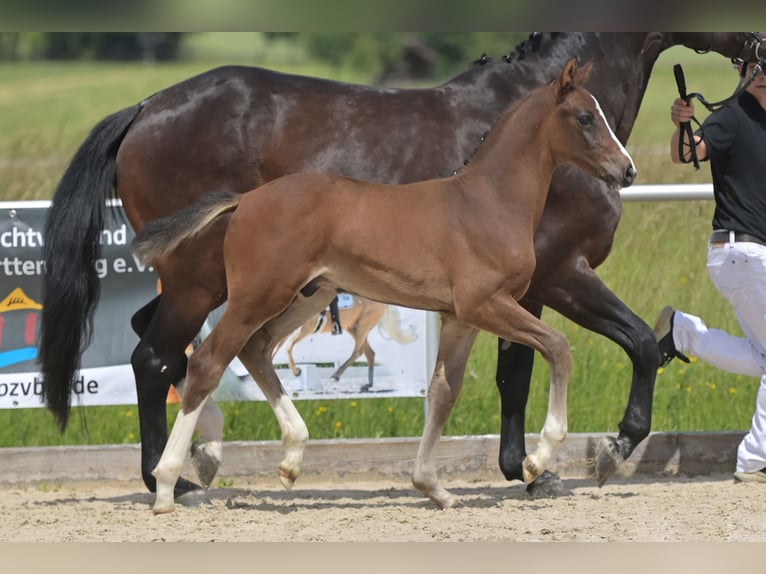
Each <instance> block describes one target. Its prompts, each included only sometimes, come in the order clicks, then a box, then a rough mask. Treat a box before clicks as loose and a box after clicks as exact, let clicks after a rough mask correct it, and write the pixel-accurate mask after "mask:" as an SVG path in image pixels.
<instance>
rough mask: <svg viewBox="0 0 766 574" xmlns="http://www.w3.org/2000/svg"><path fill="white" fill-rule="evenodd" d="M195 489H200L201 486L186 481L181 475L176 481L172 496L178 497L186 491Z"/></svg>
mask: <svg viewBox="0 0 766 574" xmlns="http://www.w3.org/2000/svg"><path fill="white" fill-rule="evenodd" d="M195 490H202V487H201V486H200V485H199V484H195V483H194V482H191V481H188V480H186V479H185V478H183V477H179V479H178V480H177V481H176V487H175V489H173V496H174V497H175V498H178V497H179V496H183V495H184V494H186V493H188V492H194V491H195ZM171 510H172V509H171ZM166 512H169V511H166Z"/></svg>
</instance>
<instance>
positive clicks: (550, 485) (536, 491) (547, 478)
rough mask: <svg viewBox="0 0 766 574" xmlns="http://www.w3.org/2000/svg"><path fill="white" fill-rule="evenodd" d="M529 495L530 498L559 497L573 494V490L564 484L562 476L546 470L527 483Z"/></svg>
mask: <svg viewBox="0 0 766 574" xmlns="http://www.w3.org/2000/svg"><path fill="white" fill-rule="evenodd" d="M527 496H529V498H558V497H560V496H572V491H571V490H569V489H568V488H567V487H566V486H564V483H563V482H562V480H561V477H559V476H558V475H557V474H553V473H552V472H550V471H548V470H546V471H545V472H543V473H542V474H541V475H540V476H538V477H537V478H536V479H535V480H533V481H532V482H530V483H529V484H527Z"/></svg>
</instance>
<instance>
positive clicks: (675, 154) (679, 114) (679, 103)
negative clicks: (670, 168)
mask: <svg viewBox="0 0 766 574" xmlns="http://www.w3.org/2000/svg"><path fill="white" fill-rule="evenodd" d="M692 117H694V103H693V102H691V101H689V102H687V101H686V100H683V99H681V98H676V100H675V101H674V102H673V107H671V108H670V120H671V121H672V122H673V125H675V126H676V129H675V131H674V132H673V135H672V136H671V137H670V159H671V160H672V161H673V163H686V162H687V161H690V160H691V157H692V150H691V146H690V144H689V138H688V135H687V134H686V132H685V131H684V130H682V129H681V124H682V123H684V122H689V121H691V119H692ZM692 137H693V138H694V144H695V145H696V146H697V159H699V160H700V161H702V160H704V159H707V146H706V145H705V142H704V141H702V138H700V136H698V135H692ZM680 138H683V142H684V143H683V154H684V160H686V161H684V162H682V161H681V156H680V154H679V149H678V140H679V139H680Z"/></svg>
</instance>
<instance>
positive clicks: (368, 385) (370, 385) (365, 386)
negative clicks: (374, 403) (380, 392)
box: [359, 383, 372, 393]
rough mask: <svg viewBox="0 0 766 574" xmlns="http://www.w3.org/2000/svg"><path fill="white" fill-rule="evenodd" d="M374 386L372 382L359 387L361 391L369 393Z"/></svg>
mask: <svg viewBox="0 0 766 574" xmlns="http://www.w3.org/2000/svg"><path fill="white" fill-rule="evenodd" d="M371 388H372V383H367V384H366V385H362V387H361V388H360V389H359V392H360V393H367V392H369V391H370V389H371Z"/></svg>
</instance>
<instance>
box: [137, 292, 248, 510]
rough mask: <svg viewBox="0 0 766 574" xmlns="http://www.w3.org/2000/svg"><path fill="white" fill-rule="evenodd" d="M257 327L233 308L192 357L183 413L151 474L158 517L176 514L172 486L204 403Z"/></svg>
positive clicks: (186, 383) (224, 315) (182, 406)
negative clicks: (155, 481) (153, 481)
mask: <svg viewBox="0 0 766 574" xmlns="http://www.w3.org/2000/svg"><path fill="white" fill-rule="evenodd" d="M160 309H161V306H160ZM158 313H159V309H158ZM258 326H259V322H258V320H257V318H255V317H252V316H251V317H248V316H247V315H246V314H245V313H243V312H242V311H241V310H237V309H233V308H232V307H231V305H230V306H229V307H228V308H227V309H226V312H224V314H223V316H222V317H221V320H220V322H219V323H218V325H217V326H216V328H215V329H213V331H212V332H211V333H210V336H208V338H207V339H205V340H204V341H203V342H202V344H201V345H200V346H199V347H198V348H197V349H196V350H195V351H194V353H193V354H192V356H191V357H189V368H188V371H187V376H186V382H185V384H184V386H185V387H186V388H185V392H184V395H183V398H182V399H181V410H180V411H179V413H178V416H177V418H176V421H175V423H173V429H172V431H171V432H170V437H169V438H168V440H167V444H166V445H165V448H164V450H163V452H162V456H161V457H160V460H159V462H158V463H157V466H156V467H155V468H154V470H153V473H152V474H153V475H154V477H155V478H156V480H157V496H156V498H155V502H154V507H153V509H152V510H153V511H154V513H155V514H160V513H164V512H170V511H172V510H173V507H174V498H173V485H175V483H176V480H177V479H178V475H179V473H180V472H181V467H182V466H183V462H184V458H185V455H186V449H188V448H189V446H190V443H191V438H192V435H193V433H194V429H195V427H196V426H197V421H198V419H199V416H200V413H201V412H202V409H203V407H204V405H205V402H206V401H207V399H208V397H209V396H210V394H211V393H212V392H213V391H214V390H215V388H216V387H217V386H218V383H219V382H220V380H221V377H222V376H223V372H224V370H225V369H226V367H227V366H228V365H229V363H230V362H231V361H232V360H233V359H234V357H235V356H236V354H237V353H238V352H239V350H240V349H241V348H242V346H243V345H244V344H245V343H246V341H247V339H248V338H249V337H250V336H251V334H252V332H253V328H257V327H258Z"/></svg>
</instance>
